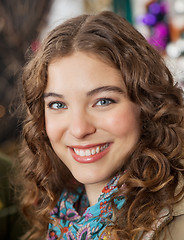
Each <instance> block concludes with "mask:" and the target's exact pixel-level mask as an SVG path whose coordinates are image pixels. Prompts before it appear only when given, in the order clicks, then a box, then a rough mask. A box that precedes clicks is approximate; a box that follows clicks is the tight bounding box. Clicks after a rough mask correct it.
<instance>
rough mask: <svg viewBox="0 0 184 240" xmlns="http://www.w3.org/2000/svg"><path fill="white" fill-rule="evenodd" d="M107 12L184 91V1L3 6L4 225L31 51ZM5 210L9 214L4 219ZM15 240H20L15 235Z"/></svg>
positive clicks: (0, 134) (7, 1) (25, 0)
mask: <svg viewBox="0 0 184 240" xmlns="http://www.w3.org/2000/svg"><path fill="white" fill-rule="evenodd" d="M102 10H110V11H114V12H116V13H117V14H119V15H121V16H123V17H124V18H126V19H127V20H128V21H129V22H130V23H131V24H132V25H133V26H134V27H135V28H136V29H137V30H138V31H140V32H141V33H142V34H143V35H144V36H145V37H146V39H147V40H148V41H149V42H150V44H152V45H153V46H154V47H155V48H157V49H158V50H159V51H160V53H161V54H162V55H163V56H164V58H165V61H166V63H167V64H168V66H169V68H170V70H171V71H172V73H173V74H174V77H175V80H176V81H177V82H178V83H179V85H180V86H181V87H184V0H39V1H37V0H0V159H1V160H2V161H0V163H1V162H2V163H1V165H0V170H1V171H0V225H1V221H2V220H3V222H5V217H7V216H10V215H11V216H12V214H15V213H16V210H15V208H11V207H14V206H13V205H12V204H13V203H12V202H11V201H10V202H11V203H8V201H9V200H8V199H10V195H11V194H10V193H8V195H7V197H5V195H6V194H5V191H7V188H8V184H9V179H8V177H7V176H8V173H9V170H6V169H9V166H11V163H12V161H13V160H14V159H15V158H16V157H17V152H18V148H19V139H20V132H21V119H19V118H18V117H16V115H15V113H16V108H17V107H18V102H16V97H17V94H18V91H17V82H18V81H17V79H18V77H19V74H20V71H21V68H22V66H23V65H24V63H25V55H26V52H27V49H28V48H30V49H31V51H33V52H34V51H36V50H37V48H38V47H39V44H40V42H41V41H42V40H43V38H44V37H45V35H46V34H47V32H48V31H50V30H51V29H52V28H54V27H55V26H57V25H58V24H60V23H61V22H63V21H64V20H66V19H68V18H70V17H74V16H77V15H79V14H82V13H97V12H100V11H102ZM4 181H5V182H4ZM2 184H3V186H6V188H5V187H3V188H2V187H1V185H2ZM6 184H7V185H6ZM3 199H4V200H3ZM5 208H7V209H9V210H7V209H6V210H7V211H6V213H5V211H4V213H3V214H2V211H3V210H4V209H5ZM1 210H2V211H1ZM8 221H9V220H8ZM7 224H9V223H7ZM1 227H2V226H1ZM6 229H7V226H5V227H4V231H6ZM9 232H10V231H9ZM0 233H2V229H0ZM4 236H5V235H4ZM1 239H6V240H7V239H11V237H10V236H9V237H7V235H6V237H5V238H3V237H2V238H1ZM12 239H14V240H15V239H16V237H15V234H14V237H13V238H12Z"/></svg>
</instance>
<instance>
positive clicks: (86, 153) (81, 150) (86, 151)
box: [73, 143, 109, 157]
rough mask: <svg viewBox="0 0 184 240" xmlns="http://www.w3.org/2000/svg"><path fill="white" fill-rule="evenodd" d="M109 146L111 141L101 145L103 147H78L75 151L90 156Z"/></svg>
mask: <svg viewBox="0 0 184 240" xmlns="http://www.w3.org/2000/svg"><path fill="white" fill-rule="evenodd" d="M108 146H109V143H106V144H105V145H103V146H101V147H99V146H98V147H96V148H91V149H86V150H84V149H78V148H74V149H73V150H74V152H75V153H76V154H77V155H79V156H81V157H84V156H90V155H95V154H96V153H99V152H102V151H103V150H104V149H106V148H107V147H108Z"/></svg>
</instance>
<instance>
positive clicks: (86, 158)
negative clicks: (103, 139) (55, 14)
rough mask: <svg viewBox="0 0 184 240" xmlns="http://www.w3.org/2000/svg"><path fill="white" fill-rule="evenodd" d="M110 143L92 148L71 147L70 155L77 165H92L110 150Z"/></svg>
mask: <svg viewBox="0 0 184 240" xmlns="http://www.w3.org/2000/svg"><path fill="white" fill-rule="evenodd" d="M111 145H112V143H103V144H99V145H95V146H94V145H93V147H92V146H89V145H88V146H85V147H83V146H73V147H70V151H71V154H72V156H73V158H74V160H76V161H77V162H79V163H92V162H96V161H98V160H99V159H101V158H102V157H103V156H104V155H106V154H107V153H108V151H109V150H110V146H111Z"/></svg>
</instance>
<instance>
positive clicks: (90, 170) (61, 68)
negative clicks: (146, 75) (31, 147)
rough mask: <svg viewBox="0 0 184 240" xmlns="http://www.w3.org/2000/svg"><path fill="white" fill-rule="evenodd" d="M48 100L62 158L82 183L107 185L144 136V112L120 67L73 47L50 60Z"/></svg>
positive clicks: (51, 132) (51, 131)
mask: <svg viewBox="0 0 184 240" xmlns="http://www.w3.org/2000/svg"><path fill="white" fill-rule="evenodd" d="M44 99H45V125H46V132H47V135H48V137H49V140H50V143H51V145H52V147H53V149H54V151H55V152H56V154H57V155H58V157H59V158H60V159H61V161H63V163H64V164H65V165H66V166H67V167H68V169H69V170H70V171H71V173H72V174H73V176H74V177H75V178H76V179H77V180H78V181H79V182H81V183H83V184H94V183H104V184H106V183H107V182H108V181H109V179H110V178H111V177H112V175H113V174H115V173H116V172H117V171H118V170H120V169H121V168H122V167H123V165H124V164H125V161H126V159H127V158H128V156H129V155H130V154H131V153H132V151H133V149H134V147H135V145H136V143H137V141H138V139H139V135H140V119H139V118H140V111H139V108H138V107H137V106H136V105H135V104H134V103H132V102H131V101H130V100H129V99H128V97H127V94H126V88H125V85H124V83H123V80H122V77H121V74H120V71H119V70H117V69H115V68H113V67H111V66H109V65H107V64H105V63H104V62H102V61H100V60H99V58H97V57H96V56H95V55H92V54H90V55H89V54H85V53H81V52H75V53H74V54H72V55H70V56H67V57H63V58H59V59H56V60H55V61H53V62H51V63H50V65H49V67H48V83H47V86H46V89H45V95H44Z"/></svg>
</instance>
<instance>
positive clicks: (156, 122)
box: [19, 11, 184, 240]
mask: <svg viewBox="0 0 184 240" xmlns="http://www.w3.org/2000/svg"><path fill="white" fill-rule="evenodd" d="M75 51H82V52H89V53H93V54H95V55H96V56H98V57H100V59H101V60H102V61H105V62H106V63H108V64H111V65H113V66H114V67H116V68H117V69H119V70H120V71H121V74H122V79H123V80H124V82H125V85H126V88H127V92H128V96H129V98H130V100H131V101H132V102H134V103H136V104H137V105H138V106H139V107H140V109H141V116H140V118H141V136H140V140H139V142H138V144H137V147H136V149H135V151H134V152H133V153H132V155H131V156H130V157H129V159H128V161H127V162H128V164H127V166H125V168H126V173H125V174H124V175H123V176H122V178H121V179H120V181H119V190H118V192H117V193H116V196H117V195H119V194H121V191H122V190H121V185H122V183H125V184H126V189H125V190H124V192H123V194H124V195H125V198H126V203H125V204H124V207H123V208H122V209H121V210H117V209H116V206H114V205H113V208H114V212H115V216H116V220H115V222H114V225H113V227H112V226H111V227H112V229H111V231H113V232H114V236H115V235H116V236H117V239H118V237H119V238H120V239H124V240H126V239H127V240H128V239H129V240H130V239H131V240H133V239H136V237H137V236H140V234H141V233H144V232H147V231H149V230H150V229H151V225H152V223H153V222H154V220H155V219H157V218H158V215H159V213H160V211H161V210H162V209H163V208H166V207H167V208H168V209H169V211H170V212H171V211H172V206H173V205H174V204H175V203H176V202H177V201H179V200H180V199H181V197H182V196H183V192H184V190H183V188H182V189H181V190H180V191H177V194H176V188H177V186H178V184H179V179H181V178H182V179H183V176H184V167H183V164H182V161H183V158H184V156H183V146H184V136H183V135H184V134H183V126H184V121H183V96H182V90H181V89H180V88H179V87H178V86H177V84H176V83H175V82H174V80H173V77H172V75H171V73H170V71H169V70H168V68H167V67H166V65H165V63H164V61H163V59H162V57H161V56H160V54H159V53H158V52H157V51H156V50H155V49H154V48H153V47H152V46H150V45H149V44H148V43H147V41H146V40H145V38H144V37H143V36H142V35H141V34H140V33H139V32H138V31H136V30H135V29H134V28H133V27H132V26H131V25H130V24H129V23H128V22H127V21H126V20H125V19H123V18H122V17H120V16H118V15H116V14H114V13H113V12H107V11H106V12H101V13H99V14H97V15H81V16H78V17H76V18H72V19H70V20H67V21H66V22H64V23H63V24H61V25H59V26H58V27H56V28H55V29H54V30H52V31H51V32H50V34H49V35H48V36H47V38H46V39H45V40H44V41H43V43H42V44H41V46H40V48H39V49H38V51H37V52H36V53H35V54H34V55H33V56H32V57H31V59H30V60H29V61H28V63H27V64H26V66H25V68H24V71H23V75H22V81H23V89H24V106H25V121H24V128H23V136H24V141H23V142H24V143H23V147H22V154H21V159H20V161H21V162H19V167H20V169H21V171H20V174H19V177H22V181H21V184H22V185H23V188H22V195H21V197H20V198H21V205H22V209H23V211H24V214H25V216H26V217H27V219H28V220H29V222H30V225H31V230H30V231H29V232H28V234H27V238H28V239H30V240H32V239H45V236H46V232H47V227H48V222H49V221H50V220H49V213H50V211H51V210H52V209H53V207H54V206H55V204H56V202H57V201H58V198H59V196H60V194H61V192H62V191H63V188H64V187H67V188H68V189H69V190H71V191H74V190H75V189H74V187H73V184H72V182H73V177H72V175H71V173H70V171H69V170H68V169H67V168H66V166H65V165H64V164H63V163H62V161H61V160H60V159H59V158H58V157H57V156H56V154H55V153H54V151H53V149H52V147H51V144H50V142H49V139H48V137H47V134H46V131H45V123H44V101H43V94H44V90H45V87H46V85H47V69H48V65H49V63H50V62H51V61H52V60H53V59H54V58H58V57H60V58H61V57H64V56H67V55H70V54H72V53H73V52H75ZM116 196H114V197H116ZM112 203H113V201H112Z"/></svg>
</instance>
